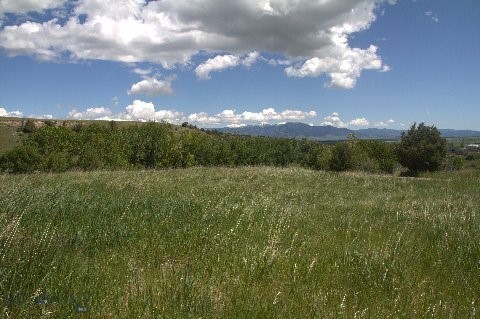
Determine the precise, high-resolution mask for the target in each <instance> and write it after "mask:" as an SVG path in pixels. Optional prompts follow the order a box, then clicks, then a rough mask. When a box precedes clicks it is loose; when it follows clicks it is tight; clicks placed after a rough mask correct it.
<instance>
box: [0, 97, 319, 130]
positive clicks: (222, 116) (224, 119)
mask: <svg viewBox="0 0 480 319" xmlns="http://www.w3.org/2000/svg"><path fill="white" fill-rule="evenodd" d="M1 110H2V109H0V112H1ZM316 116H317V113H316V112H315V111H307V112H304V111H300V110H290V109H286V110H284V111H281V112H277V111H275V109H274V108H267V109H263V110H262V111H261V112H258V113H256V112H248V111H245V112H243V113H237V112H236V111H235V110H231V109H226V110H223V111H222V112H220V113H218V114H214V115H210V114H208V113H206V112H199V113H192V114H188V115H186V114H184V113H182V112H178V111H175V110H166V109H160V110H157V109H156V107H155V105H154V104H153V103H151V102H145V101H142V100H135V101H133V102H132V104H130V105H128V106H127V107H126V108H125V110H124V111H123V112H120V113H114V112H112V111H111V110H110V109H109V108H107V107H92V108H88V109H86V110H85V111H78V110H77V109H73V110H71V111H70V112H69V113H68V116H67V118H69V119H73V120H117V121H143V122H147V121H167V122H169V123H173V124H180V123H183V122H190V123H192V124H195V125H200V126H211V125H225V126H227V125H233V126H235V125H237V126H242V125H246V124H258V123H268V122H279V121H301V120H306V119H312V118H315V117H316Z"/></svg>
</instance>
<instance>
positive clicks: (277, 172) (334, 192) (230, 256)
mask: <svg viewBox="0 0 480 319" xmlns="http://www.w3.org/2000/svg"><path fill="white" fill-rule="evenodd" d="M479 177H480V175H479V174H478V173H475V172H464V173H455V174H437V175H434V176H430V177H429V178H423V179H408V178H395V177H384V176H372V175H370V176H369V175H362V174H336V173H323V172H313V171H309V170H303V169H298V168H287V169H278V168H266V167H259V168H236V169H226V168H192V169H184V170H165V171H137V172H91V173H80V172H78V173H77V172H71V173H64V174H33V175H18V176H11V175H0V225H1V228H0V229H1V234H0V293H1V294H2V295H1V298H2V299H1V301H0V309H1V311H2V315H3V317H5V318H66V317H77V316H78V317H81V316H84V317H91V318H162V317H164V318H200V317H201V318H388V317H390V318H398V317H403V318H475V317H477V316H479V315H480V311H479V309H480V244H479V243H480V211H479V207H480V204H479V203H480V183H479Z"/></svg>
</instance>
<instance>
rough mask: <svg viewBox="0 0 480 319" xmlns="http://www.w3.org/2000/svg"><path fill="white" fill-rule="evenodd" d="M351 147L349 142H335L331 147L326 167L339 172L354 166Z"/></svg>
mask: <svg viewBox="0 0 480 319" xmlns="http://www.w3.org/2000/svg"><path fill="white" fill-rule="evenodd" d="M353 154H354V152H353V147H352V144H351V143H348V142H341V143H337V144H335V146H334V147H333V148H332V157H331V158H330V160H329V162H328V167H329V168H330V170H332V171H336V172H340V171H347V170H351V169H353V168H354V158H353Z"/></svg>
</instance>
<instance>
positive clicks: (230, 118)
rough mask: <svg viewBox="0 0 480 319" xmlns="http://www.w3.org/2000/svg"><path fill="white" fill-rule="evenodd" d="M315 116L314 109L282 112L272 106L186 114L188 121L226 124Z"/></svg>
mask: <svg viewBox="0 0 480 319" xmlns="http://www.w3.org/2000/svg"><path fill="white" fill-rule="evenodd" d="M316 116H317V113H316V112H315V111H307V112H305V111H300V110H289V109H287V110H284V111H282V112H277V111H275V109H274V108H266V109H263V110H262V111H261V112H250V111H244V112H242V113H236V111H235V110H231V109H227V110H223V111H222V112H220V113H218V114H216V115H210V114H208V113H206V112H200V113H194V114H191V115H190V116H188V121H189V122H192V123H199V124H216V125H219V124H227V126H228V125H234V126H236V127H239V126H238V125H246V124H257V123H270V122H278V121H285V120H289V121H300V120H304V119H307V118H314V117H316Z"/></svg>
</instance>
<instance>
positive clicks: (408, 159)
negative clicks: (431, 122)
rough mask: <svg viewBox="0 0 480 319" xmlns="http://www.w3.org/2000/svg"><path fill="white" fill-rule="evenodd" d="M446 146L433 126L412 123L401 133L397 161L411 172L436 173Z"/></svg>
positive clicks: (443, 157) (444, 154)
mask: <svg viewBox="0 0 480 319" xmlns="http://www.w3.org/2000/svg"><path fill="white" fill-rule="evenodd" d="M446 144H447V143H446V140H445V139H444V138H442V137H441V134H440V132H439V131H438V129H437V128H436V127H435V126H426V125H425V124H424V123H420V124H419V125H418V126H417V125H416V123H414V124H413V125H412V126H411V127H410V129H409V130H408V131H407V132H404V133H402V137H401V141H400V144H399V145H398V148H397V155H398V160H399V162H400V164H402V165H403V166H404V167H406V168H408V169H409V170H410V171H412V172H424V171H437V170H439V169H440V168H441V167H442V163H443V161H444V159H445V156H446V154H447V148H446Z"/></svg>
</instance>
